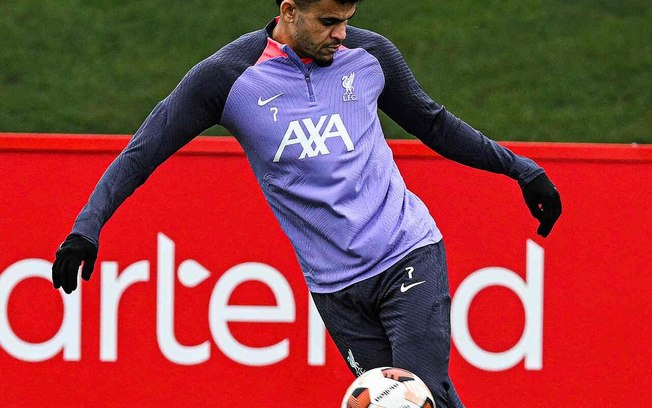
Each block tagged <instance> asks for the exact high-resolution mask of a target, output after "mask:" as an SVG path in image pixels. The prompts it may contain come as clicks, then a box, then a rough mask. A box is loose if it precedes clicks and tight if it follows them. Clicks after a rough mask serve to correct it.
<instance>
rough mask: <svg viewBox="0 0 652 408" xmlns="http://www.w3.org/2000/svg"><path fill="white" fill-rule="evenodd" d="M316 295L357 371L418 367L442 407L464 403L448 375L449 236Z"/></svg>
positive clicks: (330, 329)
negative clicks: (445, 240) (371, 274)
mask: <svg viewBox="0 0 652 408" xmlns="http://www.w3.org/2000/svg"><path fill="white" fill-rule="evenodd" d="M312 298H313V300H314V302H315V305H316V306H317V310H319V313H320V314H321V317H322V319H323V320H324V324H325V325H326V328H327V329H328V332H329V334H330V336H331V337H332V338H333V340H334V342H335V344H336V345H337V348H338V349H339V351H340V353H341V354H342V356H343V357H344V358H345V359H346V361H347V363H348V364H349V368H351V371H352V372H353V373H354V374H355V375H361V374H362V373H363V372H364V371H366V370H370V369H372V368H375V367H381V366H391V367H400V368H404V369H407V370H409V371H412V372H413V373H415V374H416V375H417V376H419V377H420V378H421V379H422V380H423V381H424V382H425V383H426V384H427V385H428V387H429V388H430V390H431V391H432V394H433V396H434V397H435V402H436V405H437V407H462V406H463V405H462V403H461V402H460V400H459V397H458V396H457V393H456V392H455V389H454V387H453V384H452V383H451V380H450V378H449V376H448V360H449V356H450V338H451V336H450V304H451V298H450V291H449V288H448V271H447V268H446V250H445V249H444V244H443V241H440V242H439V243H437V244H433V245H428V246H426V247H423V248H418V249H415V250H414V251H412V252H410V253H409V254H408V255H406V256H405V257H404V258H403V259H401V260H400V261H399V262H398V263H396V264H395V265H394V266H392V267H391V268H389V269H388V270H386V271H385V272H383V273H381V274H379V275H377V276H374V277H372V278H369V279H366V280H364V281H362V282H358V283H356V284H354V285H351V286H349V287H347V288H344V289H342V290H340V291H337V292H334V293H313V294H312Z"/></svg>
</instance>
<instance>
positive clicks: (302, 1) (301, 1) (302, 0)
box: [276, 0, 362, 7]
mask: <svg viewBox="0 0 652 408" xmlns="http://www.w3.org/2000/svg"><path fill="white" fill-rule="evenodd" d="M319 1H321V0H294V2H295V3H297V6H299V7H304V6H307V5H308V4H310V3H317V2H319ZM360 1H362V0H337V2H338V3H342V4H345V3H358V2H360ZM281 3H283V0H276V4H278V5H279V6H280V5H281Z"/></svg>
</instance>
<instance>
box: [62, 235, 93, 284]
mask: <svg viewBox="0 0 652 408" xmlns="http://www.w3.org/2000/svg"><path fill="white" fill-rule="evenodd" d="M96 259H97V247H96V246H95V244H93V243H92V242H91V241H89V240H88V239H86V238H84V237H82V236H81V235H78V234H70V235H68V236H67V237H66V240H65V241H63V242H62V243H61V245H60V246H59V249H57V252H56V259H55V260H54V263H53V264H52V284H53V285H54V288H55V289H59V288H60V287H62V288H63V290H64V292H66V293H68V294H70V293H72V292H73V291H74V290H75V289H77V273H78V272H79V266H80V265H81V263H82V261H83V262H84V267H83V268H82V278H83V279H84V280H86V281H87V280H89V279H90V278H91V273H93V267H94V266H95V260H96Z"/></svg>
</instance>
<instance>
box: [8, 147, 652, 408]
mask: <svg viewBox="0 0 652 408" xmlns="http://www.w3.org/2000/svg"><path fill="white" fill-rule="evenodd" d="M127 140H128V138H126V137H124V136H122V137H120V136H117V137H116V136H93V135H79V136H76V135H25V134H20V135H17V134H3V135H0V174H2V183H0V214H1V217H0V231H2V236H1V237H0V370H1V371H0V372H1V374H2V375H1V379H0V406H3V407H5V406H6V407H13V406H21V407H22V406H30V407H31V406H166V407H172V406H179V407H182V406H183V407H187V406H215V407H244V406H261V407H288V406H295V407H312V406H319V407H337V406H338V405H339V402H340V400H341V398H342V394H343V392H344V391H345V389H346V387H347V386H348V384H349V383H350V382H351V381H352V379H353V377H352V375H351V374H350V372H349V371H348V369H347V367H346V365H345V363H344V361H343V360H342V359H341V357H340V356H339V354H338V353H337V351H336V349H335V347H334V346H333V344H332V343H331V341H330V339H329V338H328V336H327V335H326V333H325V331H324V329H323V326H322V325H321V322H320V320H319V318H318V317H317V315H316V314H315V312H314V310H313V309H312V308H311V306H310V301H309V296H308V293H307V290H306V288H305V284H304V282H303V277H302V275H301V272H300V270H299V268H298V263H297V261H296V258H295V257H294V254H293V252H292V248H291V246H290V243H289V241H288V240H287V238H285V236H284V235H283V234H282V232H281V229H280V227H279V226H278V224H277V223H276V221H275V219H274V217H273V215H272V213H271V210H270V209H269V208H268V206H267V203H266V202H265V200H264V198H263V195H262V193H261V191H260V189H259V187H258V186H257V183H256V180H255V178H254V176H253V173H252V172H251V170H250V169H249V167H248V164H247V161H246V158H245V156H244V154H243V153H242V151H241V149H240V148H239V146H238V145H237V143H236V142H235V141H234V140H233V139H232V138H203V137H200V138H197V139H196V140H194V141H193V142H191V143H190V144H189V145H188V146H187V147H185V148H184V149H183V150H182V151H181V152H179V153H178V154H177V155H175V156H174V157H173V158H171V159H170V160H169V161H167V162H166V163H164V164H163V165H162V166H161V167H160V168H159V169H158V170H157V171H156V172H155V173H154V174H153V175H152V176H151V177H150V179H149V180H148V181H147V183H145V185H144V186H142V187H141V188H140V189H139V190H138V191H136V193H135V194H134V195H133V196H132V197H130V198H129V199H128V200H127V201H126V202H125V204H124V205H123V206H122V207H120V209H118V211H117V212H116V214H115V215H114V216H113V218H112V219H111V220H110V221H109V223H108V224H107V225H106V227H105V229H104V230H103V233H102V235H101V246H100V254H99V259H98V262H97V264H96V271H95V273H94V275H93V278H92V280H91V281H90V282H85V283H84V284H83V285H82V288H81V290H79V289H78V290H77V291H76V292H75V293H74V295H71V296H63V295H62V294H61V293H60V292H57V291H55V290H53V289H52V286H51V282H50V281H49V270H50V267H51V264H50V263H51V262H52V260H53V256H54V250H55V249H56V247H57V245H58V244H59V243H60V241H61V240H62V239H63V238H64V237H65V236H66V234H67V233H68V232H69V230H70V228H71V226H72V222H73V220H74V218H75V216H76V214H77V213H78V212H79V210H80V209H81V207H82V206H83V205H84V203H85V201H86V199H87V198H88V196H89V194H90V193H91V191H92V189H93V187H94V185H95V183H96V182H97V180H98V179H99V177H100V176H101V174H102V172H103V171H104V170H105V169H106V167H107V166H108V165H109V163H110V162H111V161H112V160H113V158H114V157H115V156H116V155H117V154H118V152H119V151H120V150H121V149H122V148H123V147H124V146H125V144H126V142H127ZM506 145H507V146H508V147H510V148H511V149H512V150H514V151H515V152H517V153H519V154H523V155H526V156H529V157H531V158H533V159H534V160H536V161H537V162H538V163H539V164H541V165H542V166H543V167H544V168H545V169H546V171H547V172H548V174H549V175H550V178H551V179H552V180H553V181H554V182H555V184H556V185H557V187H558V189H559V190H560V192H561V195H562V199H563V205H564V212H563V215H562V217H561V219H560V220H559V222H558V224H557V225H556V226H555V229H554V230H553V232H552V234H551V236H550V237H549V238H547V239H542V238H540V237H538V236H537V235H536V233H535V231H536V222H535V221H534V220H533V219H532V218H531V217H530V215H529V213H528V211H527V209H526V207H525V204H524V203H523V201H522V198H521V195H520V191H519V189H518V186H517V184H516V183H515V182H513V181H512V180H509V179H508V178H506V177H503V176H498V175H494V174H490V173H486V172H482V171H479V170H474V169H470V168H467V167H464V166H461V165H459V164H456V163H453V162H450V161H447V160H444V159H442V158H441V157H439V156H437V155H436V154H434V153H432V152H430V151H429V150H428V149H427V148H425V147H424V146H422V145H421V144H419V143H418V142H415V141H390V146H391V147H392V149H393V151H394V154H395V158H396V161H397V163H398V166H399V168H400V170H401V172H402V174H403V176H404V178H405V180H406V182H407V184H408V187H409V188H410V189H411V190H412V191H414V192H415V193H416V194H417V195H418V196H420V197H421V198H422V199H423V201H424V202H425V203H426V204H427V205H428V207H429V208H430V211H431V213H432V214H433V216H434V218H435V220H436V221H437V223H438V225H439V227H440V228H441V230H442V231H443V233H444V239H445V242H446V246H447V251H448V261H449V269H450V282H451V290H452V292H453V311H452V323H453V343H454V347H453V351H452V358H451V375H452V377H453V380H454V382H455V384H456V387H457V389H458V391H459V394H460V395H461V397H462V399H463V400H464V401H465V404H466V405H467V407H470V408H471V407H472V408H475V407H479V408H482V407H487V408H489V407H497V406H501V407H549V406H556V407H580V406H581V407H585V406H591V407H593V406H595V407H599V406H617V407H647V406H652V391H650V385H652V384H651V383H652V381H651V379H652V369H651V368H650V364H651V363H650V362H651V361H652V347H650V342H651V340H652V323H651V322H652V308H651V307H650V306H649V296H650V293H652V268H651V266H650V265H651V264H652V251H650V244H652V238H651V232H652V212H651V211H650V209H649V202H650V199H651V198H652V147H650V146H624V145H586V144H582V145H579V144H526V143H508V144H507V143H506Z"/></svg>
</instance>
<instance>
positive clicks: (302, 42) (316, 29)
mask: <svg viewBox="0 0 652 408" xmlns="http://www.w3.org/2000/svg"><path fill="white" fill-rule="evenodd" d="M355 6H356V5H355V3H345V4H341V3H338V2H337V1H335V0H321V1H318V2H315V3H312V4H308V5H307V6H306V7H305V8H304V9H297V14H296V19H295V24H293V25H292V26H291V31H290V34H291V36H292V39H293V42H294V44H292V48H293V49H294V51H295V52H296V53H297V54H298V55H299V56H300V57H308V58H312V59H313V60H314V61H315V63H316V64H317V65H319V66H328V65H330V64H332V63H333V54H335V51H337V49H338V48H339V46H340V45H341V44H342V42H343V41H344V39H345V38H346V26H347V23H348V21H349V19H351V17H353V14H355Z"/></svg>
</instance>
